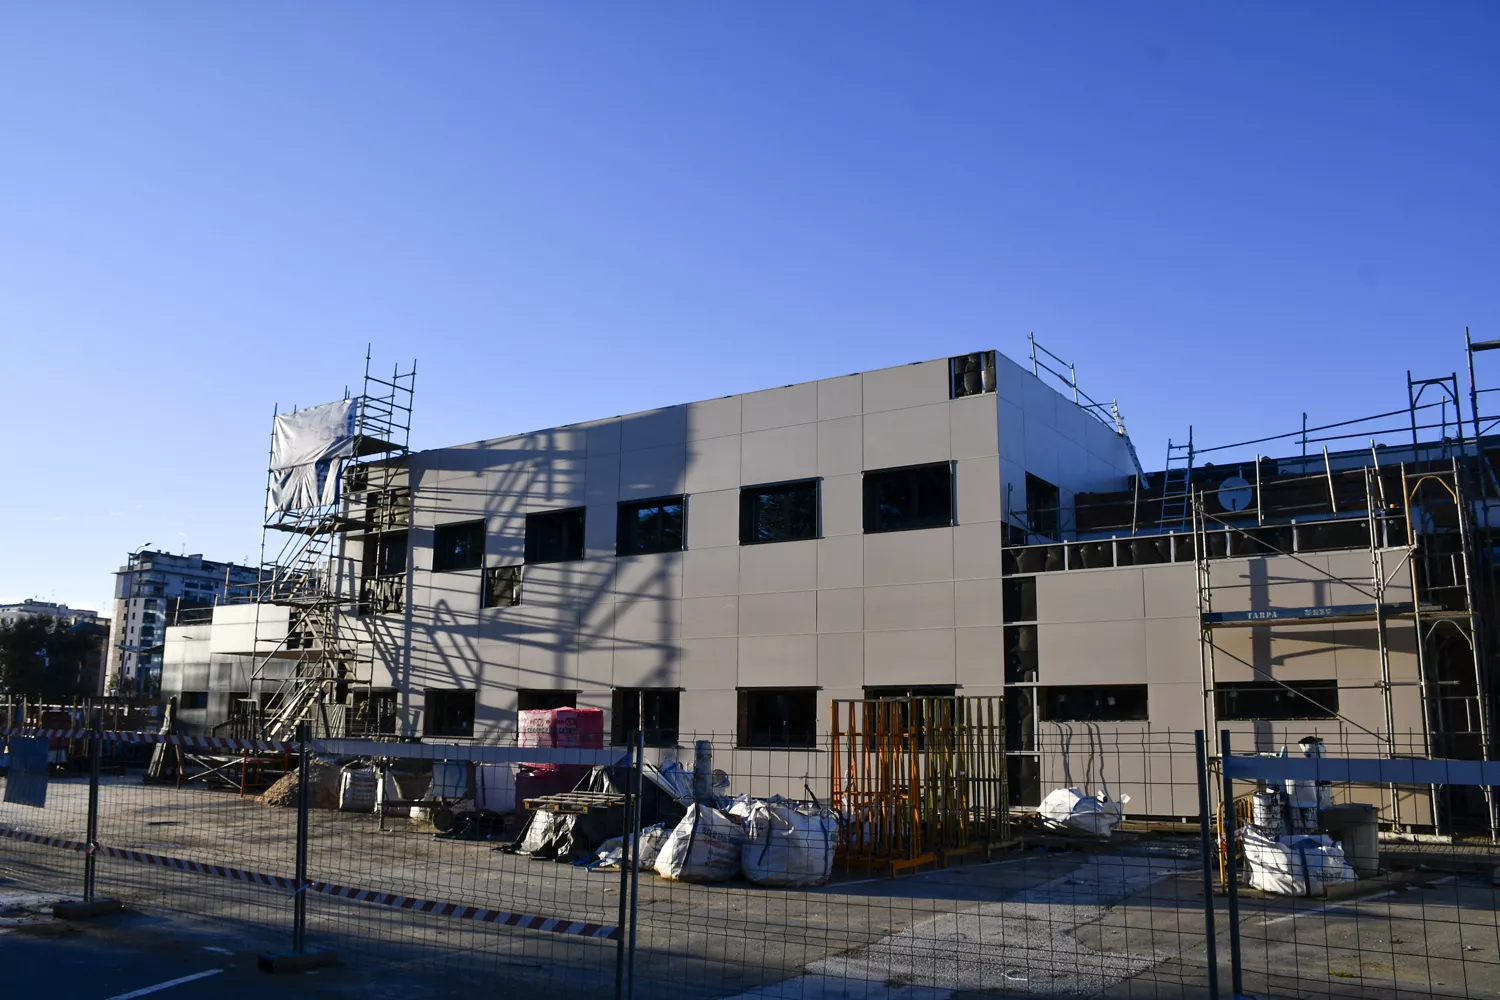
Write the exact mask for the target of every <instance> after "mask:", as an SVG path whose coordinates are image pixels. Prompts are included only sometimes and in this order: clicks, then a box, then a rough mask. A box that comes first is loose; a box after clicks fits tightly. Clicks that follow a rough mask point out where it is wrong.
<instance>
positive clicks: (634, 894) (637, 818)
mask: <svg viewBox="0 0 1500 1000" xmlns="http://www.w3.org/2000/svg"><path fill="white" fill-rule="evenodd" d="M645 763H646V733H645V730H642V729H637V730H636V731H635V771H634V772H632V774H631V785H632V794H631V796H630V809H629V810H628V812H629V814H630V842H631V843H638V842H639V841H640V838H641V774H642V772H643V771H644V770H645ZM640 889H641V866H640V865H639V864H637V863H636V862H635V852H631V865H630V945H629V952H628V955H627V956H626V959H625V977H626V978H625V1000H634V998H635V927H636V903H637V898H638V897H639V895H640Z"/></svg>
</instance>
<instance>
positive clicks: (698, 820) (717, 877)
mask: <svg viewBox="0 0 1500 1000" xmlns="http://www.w3.org/2000/svg"><path fill="white" fill-rule="evenodd" d="M744 843H745V828H744V827H743V826H741V825H740V822H739V820H737V819H734V818H733V817H731V816H726V815H724V814H723V813H721V812H719V810H717V809H714V808H711V807H709V806H705V805H701V804H698V803H694V804H693V805H691V806H689V807H688V811H687V815H686V816H684V817H682V822H680V823H678V824H677V828H676V829H675V830H673V831H672V833H671V835H669V836H668V837H667V842H666V843H665V844H664V845H662V849H661V853H660V854H658V855H657V857H656V873H657V874H658V875H660V876H662V877H663V878H669V879H676V880H678V881H680V882H723V881H725V880H727V879H732V878H734V877H735V876H736V875H738V874H739V871H740V848H741V847H742V846H743V845H744Z"/></svg>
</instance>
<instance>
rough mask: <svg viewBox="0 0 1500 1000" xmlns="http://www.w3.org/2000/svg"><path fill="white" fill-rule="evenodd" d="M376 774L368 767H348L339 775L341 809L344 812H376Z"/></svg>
mask: <svg viewBox="0 0 1500 1000" xmlns="http://www.w3.org/2000/svg"><path fill="white" fill-rule="evenodd" d="M376 784H378V782H377V780H376V778H375V772H374V771H372V770H370V769H369V768H367V767H360V768H353V767H346V768H344V770H343V771H342V772H340V774H339V809H340V810H341V811H343V812H361V813H367V812H374V811H375V786H376Z"/></svg>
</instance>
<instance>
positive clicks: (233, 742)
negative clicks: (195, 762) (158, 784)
mask: <svg viewBox="0 0 1500 1000" xmlns="http://www.w3.org/2000/svg"><path fill="white" fill-rule="evenodd" d="M0 736H35V737H41V738H42V739H49V740H86V739H89V738H90V737H92V736H93V733H91V732H89V731H88V730H87V729H22V728H9V729H0ZM99 738H100V739H102V740H103V741H104V742H106V743H166V744H169V745H171V746H182V747H197V748H200V749H203V750H233V751H235V752H240V751H249V752H251V753H296V752H297V744H295V743H286V742H284V741H281V740H241V739H233V738H230V737H227V736H164V735H162V734H161V733H136V732H115V731H109V732H103V733H100V734H99Z"/></svg>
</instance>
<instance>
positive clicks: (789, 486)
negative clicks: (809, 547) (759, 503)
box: [740, 476, 823, 545]
mask: <svg viewBox="0 0 1500 1000" xmlns="http://www.w3.org/2000/svg"><path fill="white" fill-rule="evenodd" d="M807 487H811V491H812V525H811V532H812V533H811V534H806V535H803V534H797V535H788V536H787V537H785V538H756V537H754V535H755V528H756V523H755V522H756V516H755V503H754V498H756V497H760V496H766V495H768V494H773V493H784V494H790V493H792V492H794V489H795V490H801V489H805V488H807ZM822 537H823V477H821V476H813V477H811V478H808V479H784V480H781V481H779V482H774V483H754V484H752V485H749V486H741V487H740V544H741V545H775V544H778V543H780V542H806V541H813V540H816V539H819V538H822Z"/></svg>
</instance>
